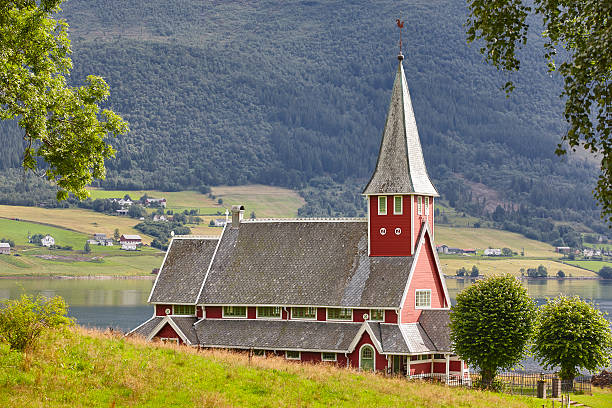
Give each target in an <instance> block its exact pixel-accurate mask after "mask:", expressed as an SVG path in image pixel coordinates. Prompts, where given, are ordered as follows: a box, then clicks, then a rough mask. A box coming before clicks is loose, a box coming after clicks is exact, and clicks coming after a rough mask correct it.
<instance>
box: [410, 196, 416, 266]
mask: <svg viewBox="0 0 612 408" xmlns="http://www.w3.org/2000/svg"><path fill="white" fill-rule="evenodd" d="M415 200H416V198H414V196H410V250H411V252H410V254H411V255H414V251H415V248H414V246H415V244H416V239H415V235H416V234H415V232H414V211H415V209H416V202H415Z"/></svg>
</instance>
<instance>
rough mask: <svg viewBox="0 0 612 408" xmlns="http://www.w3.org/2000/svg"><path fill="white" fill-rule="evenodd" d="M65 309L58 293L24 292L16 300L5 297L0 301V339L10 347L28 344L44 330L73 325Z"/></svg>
mask: <svg viewBox="0 0 612 408" xmlns="http://www.w3.org/2000/svg"><path fill="white" fill-rule="evenodd" d="M67 312H68V306H67V305H66V302H64V299H63V298H62V297H60V296H54V297H52V298H47V297H45V296H42V295H38V296H36V297H34V296H29V295H25V294H24V295H21V298H20V299H18V300H10V299H4V300H2V301H0V341H3V342H6V343H8V344H9V346H10V347H11V349H13V350H20V351H23V350H25V349H27V348H30V347H31V346H33V345H34V344H35V343H36V340H37V339H38V337H39V336H40V334H41V333H42V332H43V331H44V330H47V329H59V328H63V327H66V326H70V325H72V324H73V323H74V321H73V319H71V318H69V317H67V316H66V313H67Z"/></svg>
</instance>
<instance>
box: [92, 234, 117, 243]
mask: <svg viewBox="0 0 612 408" xmlns="http://www.w3.org/2000/svg"><path fill="white" fill-rule="evenodd" d="M87 243H88V244H89V245H102V246H113V240H112V239H111V238H107V237H106V234H102V233H97V234H94V237H93V239H88V240H87Z"/></svg>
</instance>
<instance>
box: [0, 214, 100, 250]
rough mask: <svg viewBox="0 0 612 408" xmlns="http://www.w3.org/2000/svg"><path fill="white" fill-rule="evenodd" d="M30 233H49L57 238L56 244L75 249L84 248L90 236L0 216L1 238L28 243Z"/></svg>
mask: <svg viewBox="0 0 612 408" xmlns="http://www.w3.org/2000/svg"><path fill="white" fill-rule="evenodd" d="M28 233H29V234H31V235H34V234H49V235H51V236H52V237H53V238H54V239H55V244H56V245H61V246H66V245H69V246H71V247H73V248H74V249H83V246H84V245H85V241H87V239H88V238H89V237H88V236H87V235H86V234H82V233H80V232H75V231H68V230H65V229H61V228H56V227H51V226H48V225H41V224H36V223H33V222H26V221H15V220H7V219H3V218H0V238H8V239H11V240H13V241H15V245H26V244H28Z"/></svg>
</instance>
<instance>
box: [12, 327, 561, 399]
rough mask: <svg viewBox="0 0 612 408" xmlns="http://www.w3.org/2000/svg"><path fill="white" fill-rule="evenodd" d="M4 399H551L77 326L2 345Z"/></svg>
mask: <svg viewBox="0 0 612 408" xmlns="http://www.w3.org/2000/svg"><path fill="white" fill-rule="evenodd" d="M0 406H11V407H39V406H40V407H43V406H44V407H98V406H103V407H109V406H114V407H118V406H138V407H237V406H239V407H251V406H257V407H322V406H343V407H365V406H368V407H370V406H371V407H377V406H381V407H382V406H384V407H394V406H398V407H400V406H401V407H432V408H433V407H483V408H484V407H487V408H488V407H492V406H503V407H517V408H518V407H533V408H535V407H541V406H542V402H541V400H535V399H532V398H527V397H518V396H507V395H499V394H494V393H489V392H480V391H471V390H466V389H458V388H451V387H445V386H441V385H433V384H427V383H421V382H409V381H406V380H404V379H393V378H385V377H382V376H380V375H374V374H367V373H359V372H356V371H353V370H348V369H344V368H343V369H339V368H335V367H333V366H329V365H321V364H319V365H309V364H296V363H289V362H286V361H285V360H283V359H281V358H258V357H255V358H253V359H252V360H250V361H249V360H248V358H247V357H246V356H244V355H243V354H238V353H231V352H227V351H221V350H212V351H197V350H195V349H191V348H186V347H182V346H173V345H162V344H151V343H147V342H144V341H143V340H141V339H125V338H123V337H121V336H120V335H117V334H116V333H110V332H104V333H102V332H99V331H94V330H87V329H83V328H75V329H73V330H70V331H68V332H66V333H65V334H59V333H48V334H46V335H45V337H44V338H43V339H42V341H41V342H40V345H39V346H38V347H37V348H36V349H34V350H31V351H29V352H27V353H18V352H14V351H10V350H9V349H8V347H7V346H5V345H0ZM547 407H550V404H547Z"/></svg>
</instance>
